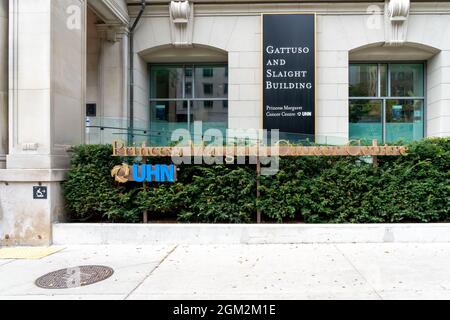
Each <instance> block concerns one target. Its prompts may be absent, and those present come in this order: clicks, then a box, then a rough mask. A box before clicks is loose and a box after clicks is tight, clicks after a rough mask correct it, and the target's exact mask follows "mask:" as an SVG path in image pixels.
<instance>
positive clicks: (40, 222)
mask: <svg viewBox="0 0 450 320" xmlns="http://www.w3.org/2000/svg"><path fill="white" fill-rule="evenodd" d="M65 172H66V171H65V170H32V169H26V170H6V169H4V170H0V245H1V246H17V245H30V246H45V245H50V244H51V243H52V241H53V240H52V223H54V222H56V221H62V218H63V216H64V204H63V198H62V192H61V184H60V183H61V181H63V180H64V176H65ZM34 186H43V187H47V199H34V198H33V187H34Z"/></svg>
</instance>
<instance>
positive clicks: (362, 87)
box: [0, 0, 450, 245]
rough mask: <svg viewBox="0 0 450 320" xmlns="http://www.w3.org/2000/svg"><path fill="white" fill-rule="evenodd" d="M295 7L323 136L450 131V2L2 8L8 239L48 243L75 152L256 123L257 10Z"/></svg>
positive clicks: (0, 236) (27, 2)
mask: <svg viewBox="0 0 450 320" xmlns="http://www.w3.org/2000/svg"><path fill="white" fill-rule="evenodd" d="M297 12H300V13H315V15H316V30H315V32H316V53H315V54H316V84H315V86H316V106H315V108H316V109H315V110H316V128H315V135H316V140H317V141H319V142H323V143H327V144H345V143H347V142H348V141H349V140H354V139H374V138H376V139H378V140H381V141H384V142H390V141H394V140H395V139H397V138H398V139H400V138H402V139H403V138H404V139H406V140H413V139H419V138H422V137H429V136H448V135H449V134H450V3H449V2H448V1H414V0H411V1H410V0H386V1H363V0H354V1H353V2H348V1H337V0H329V1H326V0H309V1H302V0H301V1H290V0H276V1H266V0H259V1H258V0H233V1H229V0H218V1H209V0H191V1H189V2H188V1H154V0H147V1H141V0H129V1H125V0H9V1H8V0H0V71H1V72H0V168H1V169H0V218H1V220H0V243H1V244H6V245H10V244H32V245H38V244H48V243H51V224H52V222H54V221H58V220H61V219H62V217H63V215H64V205H63V201H62V196H61V187H60V182H61V181H63V180H64V176H65V173H66V169H67V167H68V164H69V158H68V155H67V149H68V148H69V147H70V146H71V145H76V144H81V143H109V142H111V141H112V140H113V139H117V138H119V139H123V140H128V141H129V142H141V141H146V142H148V143H150V144H153V143H154V144H165V143H167V141H168V137H169V136H170V133H171V132H172V131H173V130H174V129H176V128H183V127H187V128H190V126H191V125H192V124H193V123H194V122H195V121H203V126H204V127H206V128H209V127H218V128H219V129H221V130H223V129H226V128H237V129H246V128H249V129H250V128H261V118H262V109H263V108H262V101H261V97H262V85H263V83H262V46H261V42H262V32H261V30H262V25H261V20H262V18H261V15H262V14H264V13H297ZM137 17H139V21H138V23H136V24H135V25H134V28H133V24H134V22H135V21H136V19H137ZM299 32H301V30H299ZM36 186H45V187H47V188H48V197H47V199H34V198H33V187H36Z"/></svg>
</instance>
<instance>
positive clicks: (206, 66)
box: [148, 62, 228, 135]
mask: <svg viewBox="0 0 450 320" xmlns="http://www.w3.org/2000/svg"><path fill="white" fill-rule="evenodd" d="M162 67H167V68H180V69H182V70H183V72H182V77H181V79H180V83H178V84H179V85H181V86H182V90H181V92H180V96H177V97H176V98H171V97H156V96H155V95H156V92H155V89H156V87H155V86H154V83H153V80H152V68H162ZM214 68H224V75H225V78H226V83H215V84H216V85H223V86H224V87H227V86H228V64H227V63H226V62H223V63H152V64H149V65H148V72H149V75H150V83H149V91H150V98H149V102H150V106H149V107H150V112H152V111H151V110H152V109H151V108H152V105H157V104H158V102H159V103H177V104H178V103H181V104H182V108H183V109H184V110H186V111H185V112H184V113H186V117H185V118H186V128H187V129H188V130H191V129H192V124H193V122H194V120H195V115H194V113H195V112H196V109H198V107H199V106H202V107H203V108H205V109H207V110H212V109H213V106H215V105H216V103H217V105H218V104H220V105H221V106H224V105H225V104H226V105H228V90H225V89H220V90H218V89H217V88H216V89H215V87H214V85H213V84H212V83H211V81H213V80H214V76H215V75H216V72H214ZM197 69H202V70H201V71H200V72H197ZM187 83H190V89H189V91H190V92H189V94H188V92H186V89H187V86H186V84H187ZM205 85H210V86H212V91H211V92H210V93H208V94H205V93H204V92H203V90H204V86H205ZM217 94H218V95H220V96H219V97H216V96H217ZM220 109H225V110H224V111H222V113H223V112H226V121H225V128H228V110H227V108H220ZM184 113H183V114H184ZM153 118H154V117H152V116H150V123H149V126H150V129H149V131H150V132H151V133H152V134H154V135H155V134H156V135H161V134H163V135H164V134H166V135H167V134H169V133H170V132H162V131H160V130H156V128H155V122H154V120H156V121H157V118H155V119H153ZM183 122H184V120H181V121H180V123H183ZM169 127H170V124H169ZM205 127H206V128H205ZM220 128H221V127H220ZM225 128H224V129H225ZM205 129H207V123H206V126H204V130H205Z"/></svg>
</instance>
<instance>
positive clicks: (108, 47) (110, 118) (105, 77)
mask: <svg viewBox="0 0 450 320" xmlns="http://www.w3.org/2000/svg"><path fill="white" fill-rule="evenodd" d="M97 32H98V35H99V38H100V41H101V44H100V59H99V78H100V90H99V91H100V110H101V111H100V115H101V116H102V117H103V119H102V120H103V121H102V122H103V125H105V126H109V127H117V128H124V129H125V128H126V127H127V123H128V121H127V117H128V108H127V106H128V103H127V79H128V76H127V73H128V72H127V70H128V29H127V27H126V26H124V25H120V24H118V25H108V24H100V25H97ZM118 132H121V130H117V129H116V130H114V129H112V130H105V131H104V133H103V134H104V137H103V139H102V141H103V142H104V143H111V142H112V140H113V139H117V138H119V137H120V136H118V135H114V136H113V135H112V133H118ZM123 132H124V133H125V132H126V131H123ZM120 138H121V139H126V136H125V135H124V136H123V137H120Z"/></svg>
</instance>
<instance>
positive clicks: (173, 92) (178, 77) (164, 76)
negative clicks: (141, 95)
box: [150, 66, 184, 99]
mask: <svg viewBox="0 0 450 320" xmlns="http://www.w3.org/2000/svg"><path fill="white" fill-rule="evenodd" d="M183 74H184V71H183V68H182V67H181V66H152V67H151V68H150V87H151V90H150V95H151V98H153V99H167V98H170V99H182V98H183Z"/></svg>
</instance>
